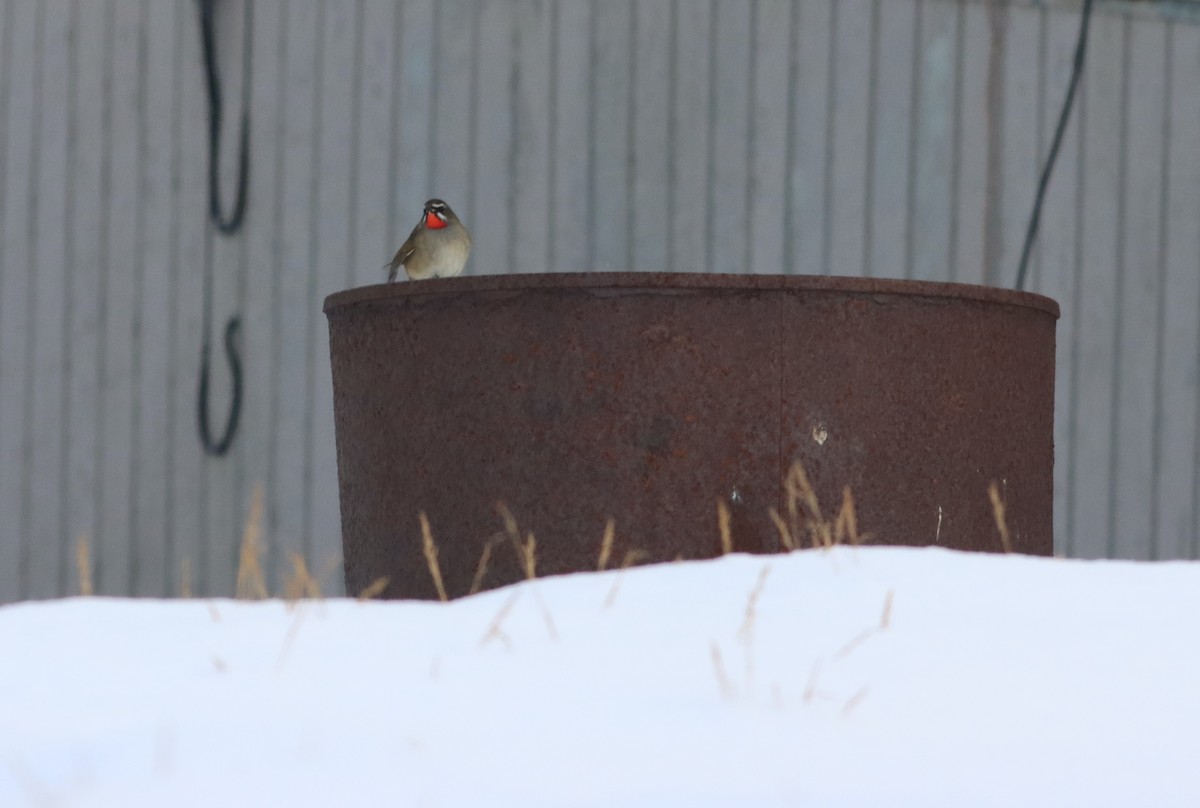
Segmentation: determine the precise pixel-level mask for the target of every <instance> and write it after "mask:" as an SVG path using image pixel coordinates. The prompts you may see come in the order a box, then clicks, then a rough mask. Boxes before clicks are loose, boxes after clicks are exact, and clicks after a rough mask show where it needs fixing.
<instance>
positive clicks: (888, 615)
mask: <svg viewBox="0 0 1200 808" xmlns="http://www.w3.org/2000/svg"><path fill="white" fill-rule="evenodd" d="M895 594H896V590H895V589H889V590H888V593H887V597H885V598H884V599H883V614H882V615H880V617H879V630H880V631H887V628H888V626H890V625H891V623H892V599H893V597H894V596H895Z"/></svg>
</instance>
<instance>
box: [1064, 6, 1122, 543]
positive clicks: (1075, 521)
mask: <svg viewBox="0 0 1200 808" xmlns="http://www.w3.org/2000/svg"><path fill="white" fill-rule="evenodd" d="M1093 25H1094V28H1093V29H1092V33H1091V37H1092V40H1091V41H1092V44H1093V47H1091V48H1090V51H1091V58H1090V59H1089V61H1088V70H1087V77H1086V80H1085V82H1084V84H1083V86H1082V88H1081V89H1082V91H1083V97H1082V98H1081V101H1082V103H1081V104H1080V109H1079V111H1080V113H1081V116H1080V124H1081V126H1082V127H1083V129H1084V143H1083V149H1084V158H1083V159H1084V175H1083V177H1082V183H1083V191H1082V194H1081V196H1082V202H1083V231H1082V234H1081V243H1082V245H1083V254H1082V256H1081V262H1080V263H1081V266H1082V267H1083V272H1085V273H1086V275H1087V284H1088V287H1087V294H1085V295H1083V296H1082V298H1081V306H1080V309H1079V310H1078V311H1077V313H1076V316H1077V320H1076V323H1075V328H1076V332H1077V340H1078V342H1077V345H1078V353H1077V355H1076V360H1075V361H1076V373H1077V380H1076V383H1075V384H1074V385H1073V387H1072V391H1071V392H1072V394H1073V396H1074V398H1075V410H1074V414H1073V417H1072V421H1073V423H1074V424H1075V440H1074V443H1073V445H1070V446H1068V447H1066V450H1067V451H1068V452H1070V453H1071V454H1070V462H1071V463H1072V468H1071V476H1072V477H1073V478H1074V479H1075V485H1074V512H1073V513H1072V525H1073V527H1074V532H1073V535H1074V536H1077V537H1078V538H1079V541H1078V543H1077V544H1075V546H1074V547H1073V550H1074V551H1075V552H1076V554H1078V555H1084V556H1089V557H1094V556H1105V555H1107V554H1109V552H1110V551H1111V550H1113V549H1115V547H1114V546H1113V545H1112V541H1113V539H1112V529H1111V525H1112V517H1113V514H1112V513H1111V511H1110V507H1109V506H1110V503H1111V502H1112V501H1113V491H1112V489H1111V488H1110V480H1111V479H1112V470H1111V466H1110V462H1109V459H1110V456H1111V453H1112V437H1113V436H1112V412H1113V406H1112V391H1113V390H1114V379H1113V362H1112V359H1113V357H1114V356H1115V347H1116V346H1115V343H1114V341H1113V339H1114V338H1113V336H1112V335H1113V334H1114V328H1113V322H1114V321H1113V313H1114V310H1115V307H1116V303H1117V290H1116V278H1117V272H1118V266H1117V252H1118V246H1119V244H1120V241H1119V230H1120V227H1119V224H1120V222H1119V210H1118V207H1119V206H1118V200H1119V197H1120V194H1121V193H1122V188H1121V175H1120V171H1119V170H1118V169H1119V166H1120V160H1121V157H1120V155H1121V147H1122V145H1123V137H1122V123H1121V121H1122V117H1123V116H1122V114H1121V106H1120V105H1119V104H1113V103H1111V102H1110V100H1111V99H1113V98H1119V99H1123V98H1124V97H1125V96H1124V93H1123V92H1122V67H1123V64H1124V50H1125V48H1124V37H1123V31H1124V20H1123V19H1122V18H1120V17H1112V16H1106V15H1097V17H1096V19H1095V20H1094V21H1093Z"/></svg>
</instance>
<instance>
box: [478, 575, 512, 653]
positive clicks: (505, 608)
mask: <svg viewBox="0 0 1200 808" xmlns="http://www.w3.org/2000/svg"><path fill="white" fill-rule="evenodd" d="M520 598H521V590H519V589H518V590H516V591H514V592H513V593H512V594H511V595H509V596H508V600H506V601H504V603H503V604H502V605H501V606H500V611H498V612H496V616H495V617H493V618H492V622H491V623H489V624H488V628H487V631H485V632H484V633H483V636H482V637H480V638H479V647H480V648H482V647H484V646H485V645H487V644H488V643H489V642H491V641H492V640H499V641H500V642H502V643H504V647H505V648H506V649H508V650H509V651H511V650H512V640H510V639H509V638H508V635H507V634H505V633H504V629H503V628H502V626H503V625H504V620H505V618H507V617H508V613H509V612H511V611H512V608H513V606H516V605H517V601H518V600H520Z"/></svg>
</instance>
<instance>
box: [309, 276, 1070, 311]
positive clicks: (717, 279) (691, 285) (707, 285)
mask: <svg viewBox="0 0 1200 808" xmlns="http://www.w3.org/2000/svg"><path fill="white" fill-rule="evenodd" d="M561 289H583V290H593V291H600V290H606V289H613V290H618V289H619V290H645V291H648V292H654V291H670V290H715V291H759V292H774V291H780V292H828V293H845V294H852V295H867V296H870V295H890V296H900V297H920V298H940V299H944V300H964V301H971V302H979V303H993V304H999V305H1006V306H1017V307H1020V308H1029V309H1034V310H1035V311H1040V312H1043V313H1045V314H1049V315H1051V316H1052V317H1054V318H1055V319H1058V318H1059V317H1060V316H1061V312H1060V310H1059V305H1058V302H1057V301H1055V300H1054V299H1052V298H1049V297H1046V296H1044V295H1039V294H1035V293H1033V292H1023V291H1017V290H1015V289H1001V288H997V287H993V286H979V285H975V284H967V283H948V282H944V281H915V280H895V279H891V278H852V277H842V276H829V275H732V274H720V273H699V272H548V273H518V274H512V275H474V276H468V277H458V278H434V279H430V280H423V281H418V282H404V283H379V284H372V285H369V286H358V287H355V288H352V289H346V290H343V291H340V292H334V293H333V294H331V295H329V296H328V297H326V298H325V305H324V312H325V313H326V314H329V313H330V312H332V311H333V310H334V309H338V308H342V307H344V306H351V305H354V304H357V303H365V302H374V301H379V300H390V299H394V298H411V297H427V296H441V295H453V294H469V293H475V292H515V291H545V290H561Z"/></svg>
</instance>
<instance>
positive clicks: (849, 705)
mask: <svg viewBox="0 0 1200 808" xmlns="http://www.w3.org/2000/svg"><path fill="white" fill-rule="evenodd" d="M866 697H867V689H866V688H865V687H864V688H863V689H862V690H859V691H858V692H857V693H855V694H854V695H853V696H851V697H850V698H849V699H847V700H846V704H845V705H844V706H843V707H842V715H843V716H848V715H850V713H851V712H853V711H854V708H855V707H857V706H858V705H860V704H862V700H863V699H865V698H866Z"/></svg>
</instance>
